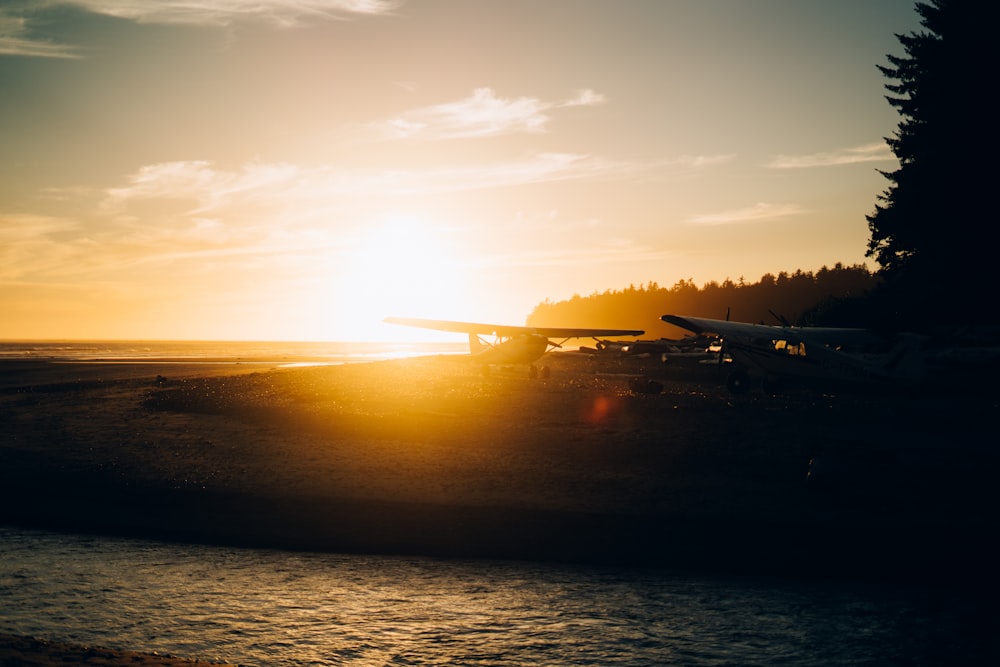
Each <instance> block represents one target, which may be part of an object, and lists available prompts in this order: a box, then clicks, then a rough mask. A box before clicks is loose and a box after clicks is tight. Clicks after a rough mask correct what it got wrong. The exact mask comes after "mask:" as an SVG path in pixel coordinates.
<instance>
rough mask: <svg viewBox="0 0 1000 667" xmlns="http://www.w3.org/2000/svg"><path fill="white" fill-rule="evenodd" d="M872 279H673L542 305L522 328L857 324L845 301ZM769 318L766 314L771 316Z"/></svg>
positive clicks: (660, 331) (832, 274)
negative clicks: (669, 320)
mask: <svg viewBox="0 0 1000 667" xmlns="http://www.w3.org/2000/svg"><path fill="white" fill-rule="evenodd" d="M877 282H878V278H877V277H876V276H875V274H874V273H872V272H871V271H869V270H868V268H867V267H866V266H865V265H863V264H859V265H854V266H843V265H842V264H839V263H838V264H836V265H834V267H833V268H832V269H830V268H827V267H825V266H824V267H823V268H821V269H820V270H819V271H817V272H816V273H812V272H803V271H801V270H799V271H796V272H794V273H785V272H781V273H779V274H777V275H773V274H770V273H766V274H764V275H763V276H761V278H760V280H758V281H757V282H754V283H748V282H745V281H744V279H743V278H740V279H738V280H737V281H733V280H730V279H728V278H727V279H726V280H724V281H722V282H721V283H719V282H715V281H712V282H709V283H706V284H705V285H703V286H702V287H700V288H699V287H698V286H697V285H695V284H694V281H692V280H680V281H678V282H677V283H675V284H674V285H673V286H672V287H660V286H659V285H658V284H657V283H655V282H650V283H648V284H647V285H643V286H640V287H635V286H634V285H631V286H629V287H628V288H627V289H624V290H608V291H606V292H604V293H602V294H597V293H595V294H591V295H590V296H586V297H583V296H579V295H577V296H574V297H573V298H572V299H569V300H568V301H557V302H552V301H548V300H546V301H545V302H544V303H540V304H539V305H537V306H535V309H534V310H533V311H532V312H531V314H530V315H529V316H528V324H529V325H530V326H539V327H543V326H551V327H596V328H631V327H635V328H637V329H644V330H645V331H646V337H652V338H658V337H669V338H679V337H680V336H682V335H683V334H684V332H682V331H680V330H678V329H676V328H675V327H672V326H670V325H668V324H666V323H664V322H662V321H660V316H661V315H665V314H667V313H671V314H675V315H690V316H694V317H710V318H714V319H719V320H721V319H725V318H726V313H727V311H728V312H729V317H730V319H732V320H734V321H739V322H764V323H767V324H780V323H781V320H780V319H779V318H784V319H785V320H787V321H788V322H789V323H791V324H798V325H814V326H815V325H825V326H858V325H860V324H862V323H863V322H861V321H859V320H860V319H862V316H861V315H859V314H857V313H855V312H853V311H854V310H856V308H855V307H854V306H853V304H855V303H857V302H858V301H859V300H860V297H862V296H863V295H865V294H866V293H868V292H869V291H870V290H871V289H872V288H873V287H875V285H876V283H877ZM772 313H773V314H772Z"/></svg>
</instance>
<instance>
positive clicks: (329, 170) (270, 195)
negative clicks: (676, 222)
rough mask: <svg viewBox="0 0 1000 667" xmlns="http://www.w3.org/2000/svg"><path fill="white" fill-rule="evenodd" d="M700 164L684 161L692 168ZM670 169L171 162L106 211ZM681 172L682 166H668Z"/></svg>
mask: <svg viewBox="0 0 1000 667" xmlns="http://www.w3.org/2000/svg"><path fill="white" fill-rule="evenodd" d="M692 160H695V159H694V158H682V159H681V160H680V163H681V164H692ZM665 164H667V163H663V164H660V163H641V162H616V161H613V160H606V159H603V158H599V157H594V156H589V155H582V154H574V153H539V154H537V155H532V156H528V157H525V158H524V159H521V160H509V161H505V162H496V163H489V164H479V165H455V166H450V167H441V168H436V169H424V170H393V169H343V168H340V167H335V166H330V165H319V166H314V167H308V168H306V167H299V166H296V165H292V164H284V163H276V164H262V163H250V164H247V165H244V166H243V167H241V168H240V169H238V170H235V171H226V170H220V169H217V168H215V167H214V166H213V165H212V164H211V163H210V162H205V161H187V162H166V163H161V164H154V165H147V166H145V167H142V168H141V169H139V170H138V171H136V172H135V173H134V174H133V175H132V176H131V177H129V179H128V183H127V184H126V185H124V186H122V187H118V188H112V189H109V190H108V191H107V192H106V197H105V199H104V201H103V203H102V210H103V211H104V212H106V213H113V212H123V211H125V210H126V209H127V207H128V206H129V205H130V204H134V203H136V202H140V201H143V200H150V199H174V200H184V201H188V202H190V205H189V208H188V212H189V213H190V214H198V215H214V214H216V213H217V212H219V211H220V210H224V209H227V208H230V207H249V206H253V207H254V208H255V210H258V211H261V210H272V211H273V210H274V209H275V208H287V209H302V208H308V207H310V206H312V207H319V208H324V209H325V208H328V207H335V206H340V205H342V204H343V203H344V202H345V200H349V199H352V200H357V199H366V198H377V199H385V198H391V197H407V196H414V195H426V194H442V193H448V192H462V191H468V190H479V189H492V188H502V187H510V186H516V185H527V184H531V183H544V182H551V181H564V180H577V179H589V178H620V177H623V176H628V175H634V174H645V173H646V172H648V171H649V170H650V169H653V170H655V169H658V168H661V167H662V166H664V165H665ZM670 164H676V163H670Z"/></svg>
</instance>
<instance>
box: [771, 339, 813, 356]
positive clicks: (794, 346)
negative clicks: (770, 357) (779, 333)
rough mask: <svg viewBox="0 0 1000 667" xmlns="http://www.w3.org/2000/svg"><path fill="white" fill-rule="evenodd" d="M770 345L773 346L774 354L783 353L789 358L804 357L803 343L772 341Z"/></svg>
mask: <svg viewBox="0 0 1000 667" xmlns="http://www.w3.org/2000/svg"><path fill="white" fill-rule="evenodd" d="M771 344H772V345H773V346H774V351H775V352H784V353H785V354H787V355H788V356H790V357H804V356H806V344H805V343H802V342H800V343H790V342H788V341H787V340H772V341H771Z"/></svg>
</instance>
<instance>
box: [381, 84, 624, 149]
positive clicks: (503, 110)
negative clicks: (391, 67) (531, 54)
mask: <svg viewBox="0 0 1000 667" xmlns="http://www.w3.org/2000/svg"><path fill="white" fill-rule="evenodd" d="M604 102H605V97H604V96H603V95H601V94H600V93H596V92H594V91H593V90H590V89H584V90H578V91H577V92H576V94H575V95H574V96H573V97H571V98H569V99H567V100H565V101H563V102H546V101H544V100H540V99H538V98H536V97H517V98H504V97H499V96H497V94H496V93H495V92H494V91H493V89H491V88H477V89H475V90H474V91H473V92H472V94H471V95H470V96H469V97H466V98H464V99H461V100H458V101H455V102H446V103H444V104H436V105H433V106H429V107H423V108H420V109H413V110H411V111H407V112H405V113H403V114H401V115H399V116H397V117H395V118H392V119H390V120H387V121H385V122H383V123H380V124H379V125H380V126H381V127H382V128H383V129H384V130H386V131H387V133H388V134H389V136H391V137H394V138H398V139H411V138H414V139H424V140H439V139H461V138H469V137H489V136H497V135H503V134H514V133H520V132H544V131H545V129H546V125H547V124H548V122H549V117H548V116H547V115H546V113H545V112H546V111H548V110H550V109H553V108H557V107H581V106H596V105H598V104H603V103H604Z"/></svg>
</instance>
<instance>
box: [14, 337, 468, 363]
mask: <svg viewBox="0 0 1000 667" xmlns="http://www.w3.org/2000/svg"><path fill="white" fill-rule="evenodd" d="M468 350H469V346H468V343H465V342H461V343H365V342H325V343H323V342H306V343H303V342H289V341H279V342H261V341H76V340H74V341H0V360H32V359H35V360H47V361H72V362H129V361H142V362H162V363H171V362H177V361H184V362H191V361H195V362H197V361H233V362H260V363H289V364H294V363H300V364H305V363H329V364H335V363H351V362H359V361H377V360H380V359H392V358H400V357H411V356H418V355H424V354H459V353H467V352H468Z"/></svg>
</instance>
